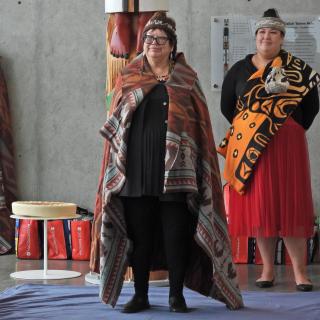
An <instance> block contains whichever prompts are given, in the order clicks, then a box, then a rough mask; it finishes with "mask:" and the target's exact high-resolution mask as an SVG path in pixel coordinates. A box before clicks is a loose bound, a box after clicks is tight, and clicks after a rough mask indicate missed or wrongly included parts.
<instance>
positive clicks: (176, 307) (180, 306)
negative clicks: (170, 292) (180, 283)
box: [169, 296, 188, 313]
mask: <svg viewBox="0 0 320 320" xmlns="http://www.w3.org/2000/svg"><path fill="white" fill-rule="evenodd" d="M169 310H170V311H171V312H180V313H186V312H188V308H187V305H186V301H185V300H184V297H183V296H172V297H170V298H169Z"/></svg>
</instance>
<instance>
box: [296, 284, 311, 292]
mask: <svg viewBox="0 0 320 320" xmlns="http://www.w3.org/2000/svg"><path fill="white" fill-rule="evenodd" d="M296 289H297V290H298V291H303V292H307V291H312V289H313V285H312V284H311V283H301V284H297V285H296Z"/></svg>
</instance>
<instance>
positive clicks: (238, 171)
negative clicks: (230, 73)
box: [217, 50, 320, 194]
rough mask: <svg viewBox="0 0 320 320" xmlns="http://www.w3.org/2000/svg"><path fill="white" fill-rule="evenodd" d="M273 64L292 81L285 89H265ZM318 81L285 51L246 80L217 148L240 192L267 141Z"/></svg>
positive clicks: (226, 172) (226, 173) (227, 175)
mask: <svg viewBox="0 0 320 320" xmlns="http://www.w3.org/2000/svg"><path fill="white" fill-rule="evenodd" d="M273 67H282V68H283V69H284V71H285V73H286V76H287V78H288V81H289V87H288V89H287V91H286V92H282V93H267V92H266V90H265V81H266V78H267V76H268V74H269V73H270V72H271V70H272V68H273ZM319 82H320V76H319V74H318V73H316V72H315V71H314V70H312V69H311V67H310V66H309V65H307V64H306V63H305V62H304V61H302V60H301V59H299V58H296V57H294V56H293V55H292V54H290V53H288V52H286V51H284V50H281V51H280V54H279V55H278V56H277V57H276V58H275V59H274V60H273V61H272V62H270V63H269V64H268V65H267V66H266V67H265V68H262V69H260V70H257V71H256V72H255V73H253V74H252V75H251V77H250V78H249V79H248V80H247V83H246V86H245V89H244V94H243V95H241V96H239V98H238V100H237V103H236V110H235V114H234V118H233V121H232V124H231V127H230V128H229V129H228V131H227V134H226V137H225V138H224V139H223V140H222V142H221V143H220V145H219V147H218V148H217V150H218V152H219V153H220V154H221V155H223V156H224V157H225V158H226V161H225V167H224V172H223V177H224V179H225V180H226V181H227V182H228V183H229V184H230V185H231V186H232V187H233V188H234V189H235V190H236V191H237V192H238V193H240V194H244V193H245V188H246V185H247V183H248V181H249V180H250V178H251V176H252V174H253V172H254V168H255V166H256V163H257V161H258V160H259V158H260V156H261V154H262V153H263V151H264V150H265V148H266V147H267V145H268V143H269V142H270V140H271V139H272V137H273V136H274V135H275V134H276V133H277V132H278V130H279V129H280V128H281V127H282V125H283V124H284V122H285V121H286V120H287V119H288V117H289V116H290V115H291V114H292V113H293V111H294V110H295V109H296V108H297V106H298V105H299V103H300V102H301V100H302V98H303V97H304V96H305V95H307V94H308V92H309V91H310V90H311V89H312V88H313V87H315V86H317V85H318V84H319Z"/></svg>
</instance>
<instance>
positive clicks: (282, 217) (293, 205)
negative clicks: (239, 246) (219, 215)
mask: <svg viewBox="0 0 320 320" xmlns="http://www.w3.org/2000/svg"><path fill="white" fill-rule="evenodd" d="M252 178H253V179H252V180H251V182H250V183H249V185H248V189H247V192H246V193H245V194H244V195H240V194H238V193H237V192H236V191H235V190H233V189H232V188H230V196H229V203H228V207H229V217H228V220H229V231H230V234H231V235H232V236H249V237H278V236H279V237H288V236H291V237H306V238H309V237H311V236H312V234H313V223H314V209H313V202H312V194H311V181H310V168H309V158H308V149H307V141H306V137H305V130H304V129H303V128H302V127H301V126H300V125H299V124H297V123H296V122H295V121H294V120H293V119H291V118H289V119H288V120H287V121H286V122H285V124H284V125H283V127H282V128H281V129H280V130H279V132H278V133H277V134H276V135H275V136H274V137H273V139H272V140H271V142H270V143H269V145H268V147H267V148H266V150H265V151H264V152H263V154H262V156H261V158H260V161H259V162H258V164H257V167H256V169H255V172H254V175H253V177H252Z"/></svg>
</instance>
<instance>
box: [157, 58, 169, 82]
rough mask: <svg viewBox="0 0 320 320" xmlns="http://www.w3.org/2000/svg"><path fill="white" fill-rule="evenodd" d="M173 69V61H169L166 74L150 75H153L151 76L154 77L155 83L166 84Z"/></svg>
mask: <svg viewBox="0 0 320 320" xmlns="http://www.w3.org/2000/svg"><path fill="white" fill-rule="evenodd" d="M173 68H174V61H172V60H170V62H169V70H168V73H166V74H161V75H160V74H155V73H154V72H152V73H153V75H154V77H155V78H156V80H157V81H159V82H166V81H168V79H169V77H170V74H171V72H172V70H173Z"/></svg>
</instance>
